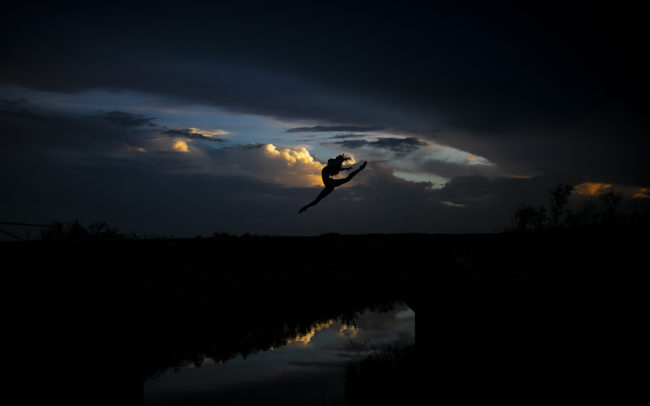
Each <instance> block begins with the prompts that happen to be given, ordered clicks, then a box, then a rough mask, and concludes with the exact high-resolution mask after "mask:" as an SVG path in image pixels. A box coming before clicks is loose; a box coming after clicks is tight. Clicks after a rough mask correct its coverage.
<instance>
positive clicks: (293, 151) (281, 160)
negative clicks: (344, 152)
mask: <svg viewBox="0 0 650 406" xmlns="http://www.w3.org/2000/svg"><path fill="white" fill-rule="evenodd" d="M260 150H261V151H262V154H261V155H262V156H261V157H263V158H265V161H266V162H261V163H260V162H258V165H259V164H262V165H263V166H265V168H266V172H265V173H259V172H258V173H257V175H258V176H261V177H262V178H264V179H266V180H272V181H274V182H276V183H280V184H282V185H285V186H295V187H300V186H322V183H323V181H322V178H321V170H322V169H323V167H324V166H325V165H324V164H322V163H320V162H318V161H316V160H314V158H313V157H312V156H311V154H310V153H309V151H308V150H307V149H306V148H304V147H286V148H278V147H276V146H275V145H273V144H266V145H263V146H262V147H261V148H260ZM255 155H256V157H255V158H257V159H259V158H260V156H259V154H255Z"/></svg>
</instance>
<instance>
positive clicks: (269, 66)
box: [0, 1, 650, 237]
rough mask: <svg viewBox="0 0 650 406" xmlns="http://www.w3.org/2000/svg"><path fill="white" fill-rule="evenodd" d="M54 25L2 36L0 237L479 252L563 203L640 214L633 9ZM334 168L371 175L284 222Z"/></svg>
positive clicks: (643, 153)
mask: <svg viewBox="0 0 650 406" xmlns="http://www.w3.org/2000/svg"><path fill="white" fill-rule="evenodd" d="M51 3H52V4H45V5H43V4H36V5H30V4H28V3H27V2H20V3H15V4H12V5H8V6H5V8H4V9H3V13H2V16H0V20H1V21H0V33H1V34H0V38H1V39H0V46H1V50H2V63H1V64H0V141H1V143H2V144H1V148H0V190H2V194H1V196H2V197H1V198H0V217H1V218H0V221H12V222H31V223H49V222H52V221H60V222H66V221H71V220H79V221H81V222H82V223H84V224H89V223H92V222H97V221H106V222H108V223H109V224H111V225H113V226H115V227H118V228H119V229H121V230H123V231H125V232H129V231H133V232H137V233H144V234H157V235H174V236H178V237H191V236H196V235H199V234H201V235H205V236H208V235H212V233H215V232H224V233H231V234H244V233H251V234H269V235H320V234H323V233H330V232H336V233H353V234H364V233H410V232H421V233H467V232H492V231H500V230H502V229H503V228H504V227H506V226H508V225H510V222H511V219H512V214H513V210H514V208H515V207H517V206H518V205H521V204H545V203H547V202H548V199H549V194H548V191H549V189H550V188H551V187H553V186H555V185H557V184H559V183H569V184H572V185H576V192H575V197H576V198H578V197H580V196H590V195H597V194H599V193H602V192H604V191H608V190H618V191H620V192H622V193H623V194H624V197H625V199H626V201H629V202H632V203H635V204H645V205H646V206H647V201H648V193H647V191H648V188H649V187H650V165H649V160H648V158H647V153H648V151H650V148H649V147H650V145H649V144H650V142H649V141H648V137H647V132H648V131H647V130H648V118H647V111H646V109H645V107H646V105H647V102H646V97H647V96H646V95H647V92H646V89H647V84H648V76H647V72H648V71H650V69H649V67H648V62H647V61H646V60H644V58H643V56H644V49H645V45H644V41H643V39H644V38H646V37H647V32H646V31H647V27H646V25H645V24H644V23H643V20H642V16H643V13H641V12H640V10H637V9H636V6H633V5H631V4H629V5H625V6H623V5H621V6H618V5H617V6H613V5H594V4H589V5H588V6H587V5H577V4H576V5H569V6H567V4H566V3H560V4H558V5H553V4H551V3H546V2H545V3H544V4H541V5H529V4H526V5H513V4H501V3H499V2H487V3H483V4H480V5H479V4H474V3H471V2H453V5H449V4H440V3H435V2H433V3H432V2H428V3H426V5H425V3H420V2H413V3H408V4H406V3H403V2H344V3H337V2H322V3H321V2H266V3H256V2H245V1H243V2H233V3H236V4H223V3H222V2H213V4H209V5H205V4H200V3H196V4H195V3H193V2H191V1H188V2H183V3H176V4H169V5H168V4H163V5H161V4H154V3H152V4H147V3H137V4H133V3H121V2H119V1H118V2H110V3H102V2H91V3H88V4H71V3H66V2H56V4H54V2H51ZM430 3H431V4H430ZM525 3H528V2H525ZM341 153H345V154H348V155H350V156H352V157H353V161H352V164H353V165H354V167H357V165H359V164H360V163H362V162H363V161H368V166H367V167H366V169H365V170H364V171H363V172H361V173H360V174H359V175H358V176H357V177H355V178H354V180H353V181H352V182H350V183H348V184H346V185H345V186H343V187H341V188H338V189H337V190H336V191H335V192H334V193H332V194H331V195H329V196H328V197H327V198H326V199H324V200H323V201H321V202H320V203H319V204H318V205H316V206H314V207H312V208H310V209H309V210H308V211H307V212H305V213H302V214H298V210H299V209H300V208H301V207H302V206H304V205H305V204H307V203H308V202H310V201H311V200H313V199H314V198H315V197H316V195H318V193H319V192H320V190H321V188H322V186H323V185H322V182H321V180H320V170H321V169H322V167H323V166H324V164H326V162H327V159H329V158H332V157H334V156H336V155H338V154H341Z"/></svg>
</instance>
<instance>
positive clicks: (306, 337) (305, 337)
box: [287, 320, 335, 344]
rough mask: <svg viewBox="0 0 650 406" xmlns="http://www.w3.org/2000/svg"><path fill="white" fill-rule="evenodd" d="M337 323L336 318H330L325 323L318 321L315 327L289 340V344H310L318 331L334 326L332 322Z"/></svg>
mask: <svg viewBox="0 0 650 406" xmlns="http://www.w3.org/2000/svg"><path fill="white" fill-rule="evenodd" d="M334 323H335V320H328V321H326V322H325V323H318V324H316V325H315V326H314V327H312V328H311V330H309V331H308V332H307V333H305V334H298V335H297V336H296V337H295V338H292V339H290V340H288V341H287V344H293V343H301V344H309V342H310V341H311V339H312V338H313V337H314V335H316V333H317V332H319V331H321V330H323V329H326V328H329V327H331V326H332V324H334Z"/></svg>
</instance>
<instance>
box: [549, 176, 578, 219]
mask: <svg viewBox="0 0 650 406" xmlns="http://www.w3.org/2000/svg"><path fill="white" fill-rule="evenodd" d="M573 190H574V189H573V186H571V185H568V184H566V183H561V184H559V185H557V186H556V187H554V188H553V189H551V190H550V192H551V225H552V227H554V228H555V227H558V225H559V224H560V219H561V217H562V214H563V212H564V208H565V207H566V205H567V203H568V202H569V196H571V193H573Z"/></svg>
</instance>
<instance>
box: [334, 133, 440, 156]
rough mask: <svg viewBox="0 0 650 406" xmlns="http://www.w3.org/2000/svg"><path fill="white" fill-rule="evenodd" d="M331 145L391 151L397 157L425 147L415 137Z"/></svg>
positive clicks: (347, 141) (339, 142) (345, 142)
mask: <svg viewBox="0 0 650 406" xmlns="http://www.w3.org/2000/svg"><path fill="white" fill-rule="evenodd" d="M332 144H338V145H341V146H343V147H344V148H351V149H359V148H363V147H371V148H379V149H383V150H388V151H392V152H394V153H395V154H397V155H406V154H409V153H411V152H413V151H416V150H417V149H419V148H421V147H424V146H426V145H427V143H426V142H422V141H420V140H419V139H417V138H415V137H409V138H380V139H378V140H375V141H368V140H345V141H336V142H333V143H332Z"/></svg>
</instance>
